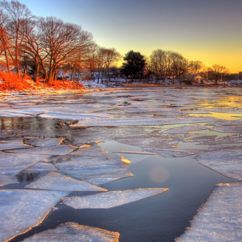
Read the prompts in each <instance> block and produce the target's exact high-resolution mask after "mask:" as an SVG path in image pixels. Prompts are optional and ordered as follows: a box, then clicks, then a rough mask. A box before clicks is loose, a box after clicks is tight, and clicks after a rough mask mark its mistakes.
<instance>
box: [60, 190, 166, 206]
mask: <svg viewBox="0 0 242 242" xmlns="http://www.w3.org/2000/svg"><path fill="white" fill-rule="evenodd" d="M166 191H168V189H167V188H139V189H133V190H124V191H110V192H103V193H99V194H95V195H89V196H85V197H66V198H64V200H63V202H64V203H65V204H66V205H68V206H70V207H73V208H75V209H87V208H89V209H106V208H114V207H118V206H121V205H125V204H128V203H132V202H136V201H139V200H142V199H144V198H148V197H151V196H155V195H158V194H160V193H163V192H166Z"/></svg>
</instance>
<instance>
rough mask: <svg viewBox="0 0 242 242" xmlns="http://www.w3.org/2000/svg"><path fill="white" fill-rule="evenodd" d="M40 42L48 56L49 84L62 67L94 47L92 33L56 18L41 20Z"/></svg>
mask: <svg viewBox="0 0 242 242" xmlns="http://www.w3.org/2000/svg"><path fill="white" fill-rule="evenodd" d="M40 40H41V43H42V46H43V49H44V52H45V53H46V54H47V82H50V81H52V80H54V79H55V78H56V74H57V73H56V72H57V70H58V68H59V67H60V66H61V65H64V64H66V63H67V62H68V60H69V59H71V58H72V57H73V56H76V55H77V53H80V52H83V50H84V49H86V48H89V47H90V46H91V45H92V36H91V34H90V33H88V32H85V31H83V30H82V29H81V27H79V26H77V25H73V24H66V23H63V22H62V21H61V20H58V19H55V18H43V19H41V20H40Z"/></svg>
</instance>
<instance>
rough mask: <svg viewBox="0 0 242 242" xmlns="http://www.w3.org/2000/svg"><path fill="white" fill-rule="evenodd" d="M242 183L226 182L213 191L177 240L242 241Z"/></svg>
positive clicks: (178, 241) (192, 241)
mask: <svg viewBox="0 0 242 242" xmlns="http://www.w3.org/2000/svg"><path fill="white" fill-rule="evenodd" d="M241 197H242V183H237V184H224V185H222V186H220V187H218V188H216V190H215V191H214V192H213V193H212V195H211V196H210V198H209V199H208V201H207V202H206V203H205V205H204V206H203V207H202V208H201V209H200V210H199V212H198V214H197V215H196V216H195V218H194V219H193V221H192V224H191V227H190V228H189V229H187V231H186V232H185V234H183V235H182V236H181V237H180V238H178V239H177V240H176V241H177V242H194V241H201V242H203V241H204V242H205V241H206V242H214V241H219V242H227V241H231V242H232V241H234V242H237V241H242V213H241V211H242V199H241Z"/></svg>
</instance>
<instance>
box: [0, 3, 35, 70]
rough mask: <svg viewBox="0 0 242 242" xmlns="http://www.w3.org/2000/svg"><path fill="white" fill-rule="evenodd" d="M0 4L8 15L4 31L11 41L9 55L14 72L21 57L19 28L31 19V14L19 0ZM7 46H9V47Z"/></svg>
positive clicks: (17, 68) (18, 67) (18, 65)
mask: <svg viewBox="0 0 242 242" xmlns="http://www.w3.org/2000/svg"><path fill="white" fill-rule="evenodd" d="M0 6H1V9H2V11H3V12H4V13H5V14H6V15H7V16H8V22H7V24H6V31H7V33H8V39H9V41H10V42H11V46H10V47H11V49H12V50H10V51H9V52H11V51H12V53H13V54H12V55H11V57H12V58H13V64H14V66H15V68H16V72H17V73H18V74H19V73H20V58H21V43H22V41H23V36H22V34H21V29H22V28H23V26H24V25H25V24H26V22H27V21H28V20H29V19H31V17H32V15H31V13H30V11H29V9H28V8H27V7H26V6H25V5H24V4H22V3H20V2H19V1H5V0H4V1H1V2H0ZM10 47H9V48H10Z"/></svg>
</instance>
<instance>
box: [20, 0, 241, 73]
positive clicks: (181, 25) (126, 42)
mask: <svg viewBox="0 0 242 242" xmlns="http://www.w3.org/2000/svg"><path fill="white" fill-rule="evenodd" d="M21 2H22V3H24V4H26V5H27V6H28V7H29V8H30V10H31V11H32V12H33V14H35V15H37V16H55V17H58V18H61V19H62V20H64V21H66V22H71V23H76V24H79V25H81V26H82V27H83V29H85V30H88V31H90V32H91V33H92V34H93V36H94V39H95V41H96V42H97V43H98V44H99V45H101V46H104V47H114V48H116V49H117V50H118V51H119V52H121V53H122V54H124V53H126V52H127V51H129V50H131V49H132V50H136V51H140V52H142V53H143V54H145V55H146V56H148V55H149V54H150V53H151V52H152V51H153V50H154V49H158V48H161V49H164V50H174V51H177V52H180V53H181V54H183V55H184V56H185V57H186V58H189V59H191V60H201V61H203V62H204V63H205V64H206V65H208V66H209V65H212V64H220V65H224V66H226V67H228V68H229V70H230V71H231V72H237V71H242V1H241V0H203V1H201V0H22V1H21Z"/></svg>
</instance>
